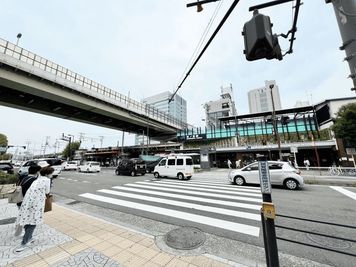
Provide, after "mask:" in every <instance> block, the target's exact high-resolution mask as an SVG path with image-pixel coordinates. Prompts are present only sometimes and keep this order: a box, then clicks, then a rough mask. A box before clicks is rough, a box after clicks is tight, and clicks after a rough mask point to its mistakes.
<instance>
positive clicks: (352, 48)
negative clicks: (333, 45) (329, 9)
mask: <svg viewBox="0 0 356 267" xmlns="http://www.w3.org/2000/svg"><path fill="white" fill-rule="evenodd" d="M325 2H326V3H332V4H333V6H334V11H335V15H336V20H337V24H338V25H339V30H340V34H341V38H342V42H343V44H342V46H340V50H345V53H346V57H345V59H344V60H345V61H347V62H348V63H349V67H350V71H351V73H350V75H349V78H351V79H352V81H353V84H354V87H353V88H351V90H353V91H355V93H356V31H355V25H356V1H355V0H348V1H335V0H325Z"/></svg>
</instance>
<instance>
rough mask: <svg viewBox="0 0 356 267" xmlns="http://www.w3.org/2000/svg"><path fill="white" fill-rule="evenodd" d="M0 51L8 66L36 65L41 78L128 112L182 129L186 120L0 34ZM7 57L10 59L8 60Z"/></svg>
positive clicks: (24, 68)
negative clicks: (91, 78) (46, 57)
mask: <svg viewBox="0 0 356 267" xmlns="http://www.w3.org/2000/svg"><path fill="white" fill-rule="evenodd" d="M1 54H2V55H6V56H2V57H0V59H1V61H2V63H5V64H8V65H12V67H16V68H18V69H22V70H24V71H30V72H32V71H31V70H32V69H33V68H36V69H37V70H41V71H42V72H44V73H45V74H46V75H44V77H43V76H41V78H45V79H50V80H51V81H53V82H55V83H58V84H61V85H64V86H66V87H70V88H71V89H74V90H77V91H80V92H81V93H84V94H87V95H89V96H92V97H96V98H98V99H100V100H102V101H105V102H108V103H110V104H114V105H116V106H119V107H121V108H125V109H128V110H130V111H132V112H135V113H138V114H139V115H141V116H146V118H147V119H153V120H156V121H159V122H162V123H165V124H167V125H170V126H173V127H175V128H177V129H184V128H186V127H187V124H186V123H184V122H182V121H181V120H178V119H176V118H174V117H173V116H171V115H169V114H167V113H165V112H162V111H160V110H158V109H157V108H155V107H153V106H151V105H149V104H145V103H142V102H139V101H136V100H134V99H132V98H129V97H127V96H125V95H123V94H120V93H118V92H117V91H114V90H111V89H109V88H107V87H105V86H103V85H101V84H99V83H97V82H95V81H93V80H90V79H88V78H86V77H84V76H82V75H80V74H78V73H75V72H73V71H71V70H69V69H67V68H64V67H62V66H60V65H58V64H56V63H54V62H52V61H50V60H47V59H45V58H43V57H41V56H38V55H36V54H34V53H32V52H30V51H27V50H26V49H23V48H21V47H19V46H16V45H15V44H13V43H11V42H9V41H6V40H4V39H1V38H0V55H1ZM9 58H10V59H11V60H9ZM23 63H25V64H23ZM14 65H15V66H14ZM68 82H70V83H68ZM78 87H79V88H78Z"/></svg>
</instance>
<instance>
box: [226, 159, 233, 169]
mask: <svg viewBox="0 0 356 267" xmlns="http://www.w3.org/2000/svg"><path fill="white" fill-rule="evenodd" d="M227 166H228V167H229V169H231V167H232V162H231V160H230V159H228V160H227Z"/></svg>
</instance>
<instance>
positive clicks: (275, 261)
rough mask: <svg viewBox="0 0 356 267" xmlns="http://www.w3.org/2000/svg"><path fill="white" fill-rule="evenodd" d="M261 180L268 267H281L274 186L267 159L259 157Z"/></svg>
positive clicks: (264, 237)
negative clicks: (273, 194) (273, 198)
mask: <svg viewBox="0 0 356 267" xmlns="http://www.w3.org/2000/svg"><path fill="white" fill-rule="evenodd" d="M258 169H259V178H260V185H261V192H262V201H263V202H262V208H261V223H262V231H263V242H264V246H265V254H266V263H267V266H268V267H279V258H278V247H277V238H276V229H275V225H274V219H275V217H276V211H275V207H274V204H273V202H272V195H271V194H272V186H271V179H270V174H269V167H268V162H267V158H266V157H265V156H259V157H258Z"/></svg>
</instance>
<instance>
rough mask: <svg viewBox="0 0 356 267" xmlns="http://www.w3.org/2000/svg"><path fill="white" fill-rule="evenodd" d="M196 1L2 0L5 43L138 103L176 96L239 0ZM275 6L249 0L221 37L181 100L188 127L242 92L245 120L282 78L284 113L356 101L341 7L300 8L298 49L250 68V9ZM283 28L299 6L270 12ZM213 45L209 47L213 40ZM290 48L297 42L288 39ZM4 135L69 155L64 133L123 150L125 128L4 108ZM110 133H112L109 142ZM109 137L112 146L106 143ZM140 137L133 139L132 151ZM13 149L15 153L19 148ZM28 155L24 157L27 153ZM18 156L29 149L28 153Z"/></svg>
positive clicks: (315, 0) (0, 129)
mask: <svg viewBox="0 0 356 267" xmlns="http://www.w3.org/2000/svg"><path fill="white" fill-rule="evenodd" d="M192 1H193V0H189V1H183V0H169V1H167V0H150V1H147V0H136V1H115V0H106V1H94V0H73V1H70V2H69V1H68V2H63V1H59V0H52V1H45V0H34V1H19V0H3V1H1V7H2V14H1V16H0V25H2V27H0V38H2V39H5V40H8V41H11V42H13V43H16V36H17V34H18V33H21V34H22V37H21V39H20V40H19V46H21V47H23V48H25V49H27V50H29V51H31V52H34V53H36V54H38V55H40V56H42V57H44V58H47V59H49V60H51V61H53V62H55V63H58V64H60V65H62V66H64V67H66V68H68V69H70V70H72V71H74V72H76V73H79V74H81V75H83V76H85V77H87V78H89V79H92V80H94V81H96V82H98V83H101V84H103V85H105V86H107V87H109V88H111V89H113V90H116V91H118V92H120V93H122V94H125V95H128V94H129V95H130V97H132V98H134V99H136V100H142V99H143V98H145V97H148V96H151V95H154V94H157V93H160V92H163V91H167V90H168V91H174V90H175V89H176V88H177V86H178V84H179V83H180V82H181V80H182V75H183V74H185V72H184V71H185V69H186V67H187V66H188V67H190V65H188V63H189V60H190V58H191V56H192V54H193V52H194V50H195V48H196V47H197V44H198V42H199V40H200V38H201V36H202V34H203V32H204V30H205V29H206V27H207V25H208V23H209V22H210V21H211V19H212V16H213V14H214V12H215V10H216V9H217V7H218V6H220V8H219V11H218V14H217V16H216V18H215V20H214V22H213V24H212V26H211V29H210V32H209V33H208V35H207V39H206V40H205V42H206V41H207V40H208V38H209V37H210V36H211V34H212V32H213V30H215V28H216V26H217V24H218V23H219V22H220V21H221V19H222V17H223V16H224V14H225V13H226V11H227V9H228V8H229V7H230V5H231V3H232V0H223V1H221V2H214V3H210V4H206V5H204V6H203V7H204V10H203V11H202V12H200V13H197V12H196V8H187V7H186V4H187V3H189V2H192ZM264 2H267V0H265V1H260V0H259V1H258V0H241V1H240V3H239V4H238V5H237V7H236V8H235V10H234V11H233V13H232V14H231V15H230V17H229V18H228V20H227V21H226V23H225V24H224V26H223V27H222V29H221V30H220V32H219V33H218V34H217V36H216V37H215V39H214V40H213V42H212V43H211V45H210V46H209V48H208V49H207V51H206V52H205V54H204V55H203V57H202V58H201V60H200V61H199V63H198V64H197V65H196V67H195V69H194V70H193V71H192V73H191V75H190V76H189V77H188V79H187V80H186V82H185V83H184V85H183V86H182V88H181V89H180V90H179V92H178V94H179V95H181V96H182V97H183V98H185V99H186V100H187V110H188V112H187V113H188V122H189V123H191V124H193V125H196V126H202V125H203V123H204V122H202V118H204V109H203V104H204V103H206V102H208V101H211V100H217V99H218V98H219V96H220V88H221V87H222V86H223V87H225V86H229V85H230V84H231V85H232V87H233V92H234V99H235V102H236V107H237V111H238V113H239V114H246V113H248V110H249V109H248V98H247V92H248V91H249V90H252V89H255V88H259V87H263V86H264V83H265V81H266V80H275V81H276V83H277V85H278V87H279V92H280V97H281V102H282V108H291V107H293V106H294V105H295V103H296V101H297V100H301V101H309V102H312V103H317V102H320V101H323V100H325V99H328V98H339V97H348V96H355V94H354V93H353V92H351V91H350V88H351V87H352V81H351V80H350V79H347V76H348V75H349V73H350V71H349V69H348V65H347V63H345V62H343V58H344V57H345V53H344V51H340V50H339V46H341V43H342V40H341V37H340V32H339V29H338V26H337V22H336V18H335V13H334V10H333V6H332V5H331V4H325V1H324V0H309V1H304V3H303V5H302V6H301V8H300V15H299V19H298V26H297V27H298V31H297V33H296V40H295V42H294V47H293V53H292V54H290V55H287V56H285V57H284V59H283V60H282V61H278V60H265V59H262V60H258V61H252V62H249V61H247V60H246V59H245V56H244V54H243V50H244V40H243V36H242V35H241V32H242V29H243V25H244V23H245V22H247V21H248V20H250V19H251V17H252V12H249V11H248V8H249V7H250V6H252V5H255V4H260V3H264ZM260 13H262V14H264V15H268V16H270V18H271V21H272V23H273V29H272V30H273V33H276V34H279V33H286V32H288V30H289V29H290V28H291V25H292V3H291V2H290V3H285V4H283V5H279V6H275V7H270V8H267V9H262V10H260ZM204 44H205V43H204ZM280 45H281V47H282V50H284V51H286V50H287V49H288V48H289V42H287V41H286V40H284V39H281V38H280ZM0 114H1V116H0V133H3V134H5V135H7V137H8V141H9V144H11V145H15V146H22V145H29V146H28V148H29V151H31V152H35V153H36V154H38V153H41V147H43V146H44V144H45V143H46V140H47V144H48V146H47V147H46V152H53V151H54V150H55V143H56V140H57V141H58V144H59V148H58V146H57V151H58V150H61V149H63V147H64V146H65V145H66V142H64V141H61V140H60V138H61V136H62V133H64V134H71V135H74V136H75V139H78V138H79V135H80V133H82V134H83V135H84V136H85V137H87V138H86V140H85V141H84V142H83V143H82V147H83V148H92V147H100V146H101V145H102V146H103V147H106V146H116V145H117V144H118V142H119V145H121V136H122V133H121V132H120V131H115V130H111V129H106V128H103V127H97V126H92V125H88V124H84V123H79V122H74V121H69V120H64V119H58V118H55V117H50V116H45V115H40V114H36V113H31V112H27V111H22V110H17V109H13V108H7V107H4V106H0ZM101 136H102V137H101ZM100 138H102V143H101V141H100ZM133 139H134V136H133V135H132V134H131V135H128V134H125V145H129V144H133ZM15 150H16V149H15V148H13V149H12V150H9V152H13V153H14V151H15ZM19 150H20V151H19ZM18 152H21V149H20V148H18Z"/></svg>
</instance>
